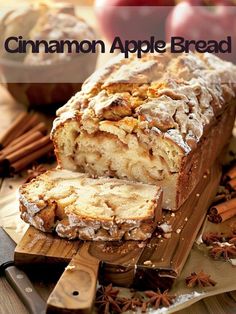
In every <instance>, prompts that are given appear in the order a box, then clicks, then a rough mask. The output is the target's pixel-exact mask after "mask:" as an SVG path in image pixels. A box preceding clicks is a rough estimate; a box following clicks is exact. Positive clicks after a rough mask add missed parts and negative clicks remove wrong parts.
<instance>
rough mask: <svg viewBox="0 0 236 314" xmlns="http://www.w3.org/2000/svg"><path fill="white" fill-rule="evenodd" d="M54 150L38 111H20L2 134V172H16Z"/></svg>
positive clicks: (0, 151)
mask: <svg viewBox="0 0 236 314" xmlns="http://www.w3.org/2000/svg"><path fill="white" fill-rule="evenodd" d="M51 151H53V145H52V142H51V140H50V137H49V135H47V128H46V125H45V123H44V122H42V121H40V118H39V116H38V115H37V114H36V113H27V112H23V113H20V114H19V116H18V117H17V118H16V120H15V121H14V122H13V123H12V124H11V125H10V126H9V128H8V129H7V130H6V131H5V132H4V133H3V134H0V174H1V175H3V174H4V175H8V174H14V173H16V172H19V171H21V170H23V169H24V168H25V167H26V166H28V165H29V164H31V163H33V162H34V161H36V160H37V159H39V158H41V157H42V156H44V155H46V154H48V153H49V152H51Z"/></svg>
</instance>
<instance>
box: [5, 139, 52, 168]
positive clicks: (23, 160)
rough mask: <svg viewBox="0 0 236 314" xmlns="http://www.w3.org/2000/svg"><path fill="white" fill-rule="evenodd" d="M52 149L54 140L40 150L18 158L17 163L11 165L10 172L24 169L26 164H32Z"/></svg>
mask: <svg viewBox="0 0 236 314" xmlns="http://www.w3.org/2000/svg"><path fill="white" fill-rule="evenodd" d="M52 150H53V144H52V142H49V143H48V144H47V145H45V146H43V147H41V148H39V149H38V150H36V151H34V152H32V153H30V154H29V155H27V156H25V157H23V158H21V159H19V160H17V161H16V162H15V163H13V164H12V165H11V166H10V172H11V173H16V172H18V171H20V170H22V169H24V168H25V167H26V166H28V165H29V164H31V163H32V162H33V161H35V160H37V159H39V158H40V157H42V156H44V155H46V154H47V153H49V152H51V151H52Z"/></svg>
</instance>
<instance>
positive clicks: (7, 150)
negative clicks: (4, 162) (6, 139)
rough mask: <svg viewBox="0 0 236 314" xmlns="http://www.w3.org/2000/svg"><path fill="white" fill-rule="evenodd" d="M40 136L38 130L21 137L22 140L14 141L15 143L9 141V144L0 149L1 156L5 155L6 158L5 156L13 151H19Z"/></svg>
mask: <svg viewBox="0 0 236 314" xmlns="http://www.w3.org/2000/svg"><path fill="white" fill-rule="evenodd" d="M28 133H31V132H28ZM42 137H43V134H42V133H41V132H39V131H36V132H34V133H31V134H29V135H28V136H27V137H25V138H23V140H21V141H18V143H16V144H12V143H11V144H10V145H9V146H7V147H6V148H4V149H3V150H2V151H1V153H2V156H5V158H7V156H9V155H10V154H12V153H13V152H19V150H20V149H22V148H23V147H25V146H27V145H29V144H32V143H36V142H37V141H38V140H39V139H41V138H42ZM3 158H4V157H3Z"/></svg>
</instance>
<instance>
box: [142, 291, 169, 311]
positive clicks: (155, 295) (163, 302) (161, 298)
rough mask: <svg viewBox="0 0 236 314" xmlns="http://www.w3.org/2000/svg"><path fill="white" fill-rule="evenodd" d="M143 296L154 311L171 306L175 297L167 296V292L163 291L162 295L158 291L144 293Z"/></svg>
mask: <svg viewBox="0 0 236 314" xmlns="http://www.w3.org/2000/svg"><path fill="white" fill-rule="evenodd" d="M145 295H146V296H147V297H148V298H149V300H148V301H147V303H148V304H151V305H152V306H153V307H154V309H159V307H160V306H165V307H168V306H170V305H171V304H173V300H174V299H175V296H172V295H169V294H168V290H165V291H164V292H163V293H161V291H160V290H159V289H158V290H157V291H156V292H155V291H151V290H150V291H145Z"/></svg>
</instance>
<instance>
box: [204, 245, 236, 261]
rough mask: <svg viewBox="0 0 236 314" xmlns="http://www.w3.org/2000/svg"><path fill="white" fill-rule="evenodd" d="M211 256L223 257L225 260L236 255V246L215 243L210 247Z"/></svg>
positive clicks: (215, 257)
mask: <svg viewBox="0 0 236 314" xmlns="http://www.w3.org/2000/svg"><path fill="white" fill-rule="evenodd" d="M210 256H211V257H213V258H214V259H218V258H220V257H223V258H224V259H225V260H228V259H230V258H235V257H236V246H235V245H234V244H229V243H227V244H226V243H225V244H214V245H213V247H212V248H211V249H210Z"/></svg>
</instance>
